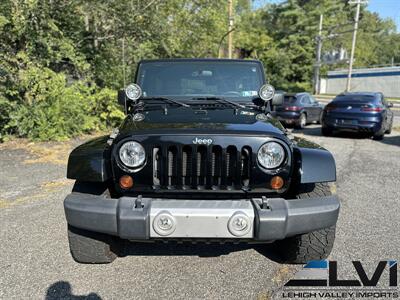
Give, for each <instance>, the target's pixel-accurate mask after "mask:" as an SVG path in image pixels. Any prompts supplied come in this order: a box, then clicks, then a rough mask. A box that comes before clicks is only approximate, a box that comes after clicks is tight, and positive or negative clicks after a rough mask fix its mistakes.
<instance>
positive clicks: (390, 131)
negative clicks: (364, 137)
mask: <svg viewBox="0 0 400 300" xmlns="http://www.w3.org/2000/svg"><path fill="white" fill-rule="evenodd" d="M392 128H393V120H392V121H391V122H390V125H389V128H388V129H387V130H386V131H385V133H386V134H391V133H392Z"/></svg>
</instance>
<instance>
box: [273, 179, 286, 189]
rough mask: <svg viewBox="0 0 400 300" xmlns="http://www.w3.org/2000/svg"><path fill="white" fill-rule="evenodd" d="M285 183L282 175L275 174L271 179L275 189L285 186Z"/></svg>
mask: <svg viewBox="0 0 400 300" xmlns="http://www.w3.org/2000/svg"><path fill="white" fill-rule="evenodd" d="M284 183H285V182H284V181H283V179H282V177H280V176H274V177H272V179H271V188H273V189H274V190H279V189H281V188H282V187H283V184H284Z"/></svg>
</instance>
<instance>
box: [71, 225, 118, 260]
mask: <svg viewBox="0 0 400 300" xmlns="http://www.w3.org/2000/svg"><path fill="white" fill-rule="evenodd" d="M68 240H69V249H70V251H71V255H72V257H73V259H74V260H75V261H76V262H78V263H85V264H108V263H111V262H113V261H114V260H115V258H116V257H117V253H118V249H119V243H118V241H117V238H116V237H113V236H110V235H107V234H102V233H97V232H91V231H87V230H84V229H80V228H76V227H73V226H71V225H68Z"/></svg>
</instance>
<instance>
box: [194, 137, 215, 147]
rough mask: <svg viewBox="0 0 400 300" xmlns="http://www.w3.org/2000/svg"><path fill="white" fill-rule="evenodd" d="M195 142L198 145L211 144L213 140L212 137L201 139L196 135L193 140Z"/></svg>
mask: <svg viewBox="0 0 400 300" xmlns="http://www.w3.org/2000/svg"><path fill="white" fill-rule="evenodd" d="M192 142H193V144H196V145H207V146H208V145H211V144H212V142H213V140H212V139H200V138H198V137H196V138H195V139H194V140H193V141H192Z"/></svg>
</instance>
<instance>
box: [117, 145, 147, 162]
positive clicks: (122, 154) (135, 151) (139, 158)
mask: <svg viewBox="0 0 400 300" xmlns="http://www.w3.org/2000/svg"><path fill="white" fill-rule="evenodd" d="M119 158H120V159H121V161H122V163H123V164H124V165H125V166H127V167H130V168H136V167H139V166H141V165H143V164H144V161H145V159H146V152H145V151H144V148H143V146H142V145H140V144H139V143H138V142H134V141H130V142H126V143H125V144H123V145H122V146H121V148H119Z"/></svg>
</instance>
